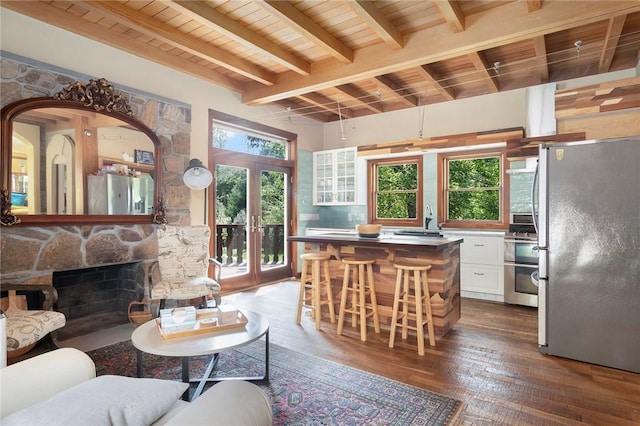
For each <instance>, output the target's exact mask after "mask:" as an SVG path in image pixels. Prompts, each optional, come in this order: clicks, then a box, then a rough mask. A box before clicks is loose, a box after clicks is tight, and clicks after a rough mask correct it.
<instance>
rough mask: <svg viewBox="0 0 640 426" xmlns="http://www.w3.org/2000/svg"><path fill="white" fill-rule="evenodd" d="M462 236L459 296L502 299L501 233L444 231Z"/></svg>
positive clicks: (502, 236) (502, 247) (502, 244)
mask: <svg viewBox="0 0 640 426" xmlns="http://www.w3.org/2000/svg"><path fill="white" fill-rule="evenodd" d="M444 234H445V236H451V237H462V238H464V242H463V243H462V244H461V245H460V291H461V295H462V296H463V297H473V298H477V299H485V300H495V301H499V302H503V301H504V272H503V271H504V266H503V262H504V234H503V233H501V232H496V233H491V232H482V231H481V232H478V233H473V232H444Z"/></svg>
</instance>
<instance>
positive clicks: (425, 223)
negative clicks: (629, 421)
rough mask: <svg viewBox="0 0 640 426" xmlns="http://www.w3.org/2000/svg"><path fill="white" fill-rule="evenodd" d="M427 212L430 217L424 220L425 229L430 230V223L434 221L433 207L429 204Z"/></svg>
mask: <svg viewBox="0 0 640 426" xmlns="http://www.w3.org/2000/svg"><path fill="white" fill-rule="evenodd" d="M426 210H427V212H428V213H429V216H425V218H424V229H429V222H431V221H432V220H433V210H431V206H430V205H429V204H427V208H426Z"/></svg>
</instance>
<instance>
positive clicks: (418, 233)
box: [393, 229, 442, 238]
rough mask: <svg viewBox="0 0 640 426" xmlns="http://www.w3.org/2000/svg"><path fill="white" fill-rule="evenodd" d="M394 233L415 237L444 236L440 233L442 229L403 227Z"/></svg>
mask: <svg viewBox="0 0 640 426" xmlns="http://www.w3.org/2000/svg"><path fill="white" fill-rule="evenodd" d="M393 234H394V235H407V236H414V237H430V238H442V234H441V233H440V231H436V230H428V229H401V230H399V231H395V232H394V233H393Z"/></svg>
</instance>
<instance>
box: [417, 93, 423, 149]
mask: <svg viewBox="0 0 640 426" xmlns="http://www.w3.org/2000/svg"><path fill="white" fill-rule="evenodd" d="M421 103H422V102H421V97H420V95H418V140H419V141H421V140H423V139H424V137H423V135H422V131H423V130H424V106H421V105H420V104H421Z"/></svg>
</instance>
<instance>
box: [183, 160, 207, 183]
mask: <svg viewBox="0 0 640 426" xmlns="http://www.w3.org/2000/svg"><path fill="white" fill-rule="evenodd" d="M182 180H183V181H184V184H185V185H187V186H188V187H189V188H191V189H205V188H207V187H208V186H209V185H211V182H212V181H213V175H212V174H211V172H210V171H209V169H207V168H206V167H205V166H204V165H203V164H202V161H200V160H198V159H197V158H193V159H191V160H189V166H187V168H186V169H185V170H184V175H183V176H182Z"/></svg>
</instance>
